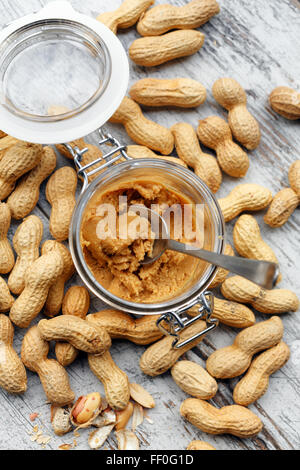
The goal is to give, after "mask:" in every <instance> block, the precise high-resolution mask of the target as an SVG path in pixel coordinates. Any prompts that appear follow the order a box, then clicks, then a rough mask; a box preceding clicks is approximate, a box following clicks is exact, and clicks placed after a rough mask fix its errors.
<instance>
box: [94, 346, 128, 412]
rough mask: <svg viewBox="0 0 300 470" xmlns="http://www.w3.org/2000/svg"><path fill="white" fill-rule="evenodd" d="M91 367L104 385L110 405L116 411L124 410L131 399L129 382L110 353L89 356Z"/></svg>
mask: <svg viewBox="0 0 300 470" xmlns="http://www.w3.org/2000/svg"><path fill="white" fill-rule="evenodd" d="M88 361H89V366H90V369H91V371H92V372H93V373H94V374H95V376H96V377H97V378H98V379H99V380H100V381H101V382H102V383H103V385H104V389H105V396H106V399H107V401H108V404H109V406H110V407H111V408H113V409H114V410H124V409H125V408H126V407H127V405H128V403H129V398H130V389H129V380H128V377H127V375H126V374H125V372H123V371H122V370H121V369H120V368H119V367H118V366H117V365H116V364H115V362H114V361H113V359H112V357H111V354H110V352H109V351H106V352H105V353H104V354H102V355H100V356H99V355H94V354H89V356H88Z"/></svg>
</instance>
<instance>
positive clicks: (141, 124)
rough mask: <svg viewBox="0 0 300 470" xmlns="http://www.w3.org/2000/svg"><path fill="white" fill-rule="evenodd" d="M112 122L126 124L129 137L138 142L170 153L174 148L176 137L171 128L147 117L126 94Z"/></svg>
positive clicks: (164, 152)
mask: <svg viewBox="0 0 300 470" xmlns="http://www.w3.org/2000/svg"><path fill="white" fill-rule="evenodd" d="M110 122H114V123H121V124H123V125H124V127H125V129H126V132H127V134H128V135H129V137H131V138H132V140H134V142H136V143H137V144H140V145H145V146H146V147H149V148H151V149H153V150H157V151H158V152H161V153H162V154H164V155H168V154H170V153H171V152H172V150H173V148H174V138H173V135H172V133H171V131H170V130H169V129H167V128H166V127H163V126H161V125H159V124H157V123H156V122H153V121H150V120H149V119H147V118H146V117H145V116H144V115H143V113H142V110H141V108H140V106H139V105H138V104H137V103H135V102H134V101H133V100H131V99H130V98H128V97H127V96H125V98H124V99H123V101H122V103H121V105H120V107H119V108H118V109H117V111H116V112H115V114H114V115H113V116H112V117H111V118H110Z"/></svg>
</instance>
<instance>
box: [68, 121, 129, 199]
mask: <svg viewBox="0 0 300 470" xmlns="http://www.w3.org/2000/svg"><path fill="white" fill-rule="evenodd" d="M98 132H99V136H100V140H99V142H98V145H99V147H101V146H102V145H107V146H109V147H112V150H111V151H109V152H107V153H106V154H105V155H103V156H102V157H99V158H97V159H96V160H93V161H92V162H90V163H87V164H86V165H82V163H81V162H82V158H83V156H84V154H85V153H86V152H88V148H84V149H82V150H80V149H79V148H78V147H77V146H75V147H72V146H71V145H70V144H64V146H65V147H66V149H67V150H68V151H69V152H70V154H71V155H72V157H73V158H74V162H75V165H76V167H77V174H78V176H81V177H82V179H83V185H82V189H81V192H82V193H83V192H84V191H85V190H86V188H87V186H88V184H89V177H90V176H93V175H95V174H96V173H98V172H101V171H103V170H105V169H106V168H109V167H110V166H112V165H113V164H114V163H116V162H118V161H119V160H121V159H125V160H132V158H131V157H129V155H127V152H126V149H127V146H126V145H121V144H120V142H119V141H118V140H117V139H116V138H115V137H113V136H112V135H111V134H110V133H109V132H106V131H105V129H104V128H100V129H98ZM101 162H103V164H102V165H100V166H98V167H97V168H94V169H91V168H92V167H93V166H94V165H97V164H98V163H101ZM89 169H90V171H88V170H89Z"/></svg>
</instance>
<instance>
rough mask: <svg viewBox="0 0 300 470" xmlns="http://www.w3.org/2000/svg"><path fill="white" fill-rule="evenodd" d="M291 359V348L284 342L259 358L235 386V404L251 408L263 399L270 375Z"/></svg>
mask: <svg viewBox="0 0 300 470" xmlns="http://www.w3.org/2000/svg"><path fill="white" fill-rule="evenodd" d="M289 357H290V350H289V347H288V346H287V345H286V344H285V343H284V342H283V341H281V342H280V343H279V344H277V346H274V348H271V349H268V350H267V351H265V352H263V353H262V354H260V355H259V356H257V358H256V359H254V361H253V362H252V364H251V366H250V368H249V369H248V372H247V374H246V375H245V376H244V377H243V378H242V380H240V382H238V384H237V385H236V386H235V389H234V391H233V399H234V401H235V403H237V404H238V405H243V406H249V405H251V403H254V402H255V401H257V400H258V399H259V398H260V397H262V396H263V395H264V394H265V393H266V391H267V389H268V386H269V377H270V375H272V374H274V372H276V371H277V370H279V369H281V367H283V366H284V365H285V364H286V363H287V361H288V360H289Z"/></svg>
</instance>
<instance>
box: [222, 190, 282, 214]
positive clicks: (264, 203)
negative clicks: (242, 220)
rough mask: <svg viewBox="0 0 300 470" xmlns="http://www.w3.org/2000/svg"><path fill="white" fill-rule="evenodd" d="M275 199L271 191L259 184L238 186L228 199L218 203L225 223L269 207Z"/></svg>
mask: <svg viewBox="0 0 300 470" xmlns="http://www.w3.org/2000/svg"><path fill="white" fill-rule="evenodd" d="M272 199H273V197H272V193H271V191H270V190H269V189H267V188H264V187H263V186H260V185H258V184H254V183H245V184H238V185H237V186H236V187H235V188H234V189H233V190H232V191H231V192H230V193H229V194H228V195H227V196H226V197H223V198H222V199H219V200H218V202H219V204H220V207H221V209H222V212H223V216H224V219H225V222H229V221H230V220H232V219H234V218H235V217H237V216H238V215H240V214H241V213H242V212H246V211H249V212H255V211H260V210H262V209H265V208H266V207H268V205H269V204H270V203H271V201H272Z"/></svg>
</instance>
